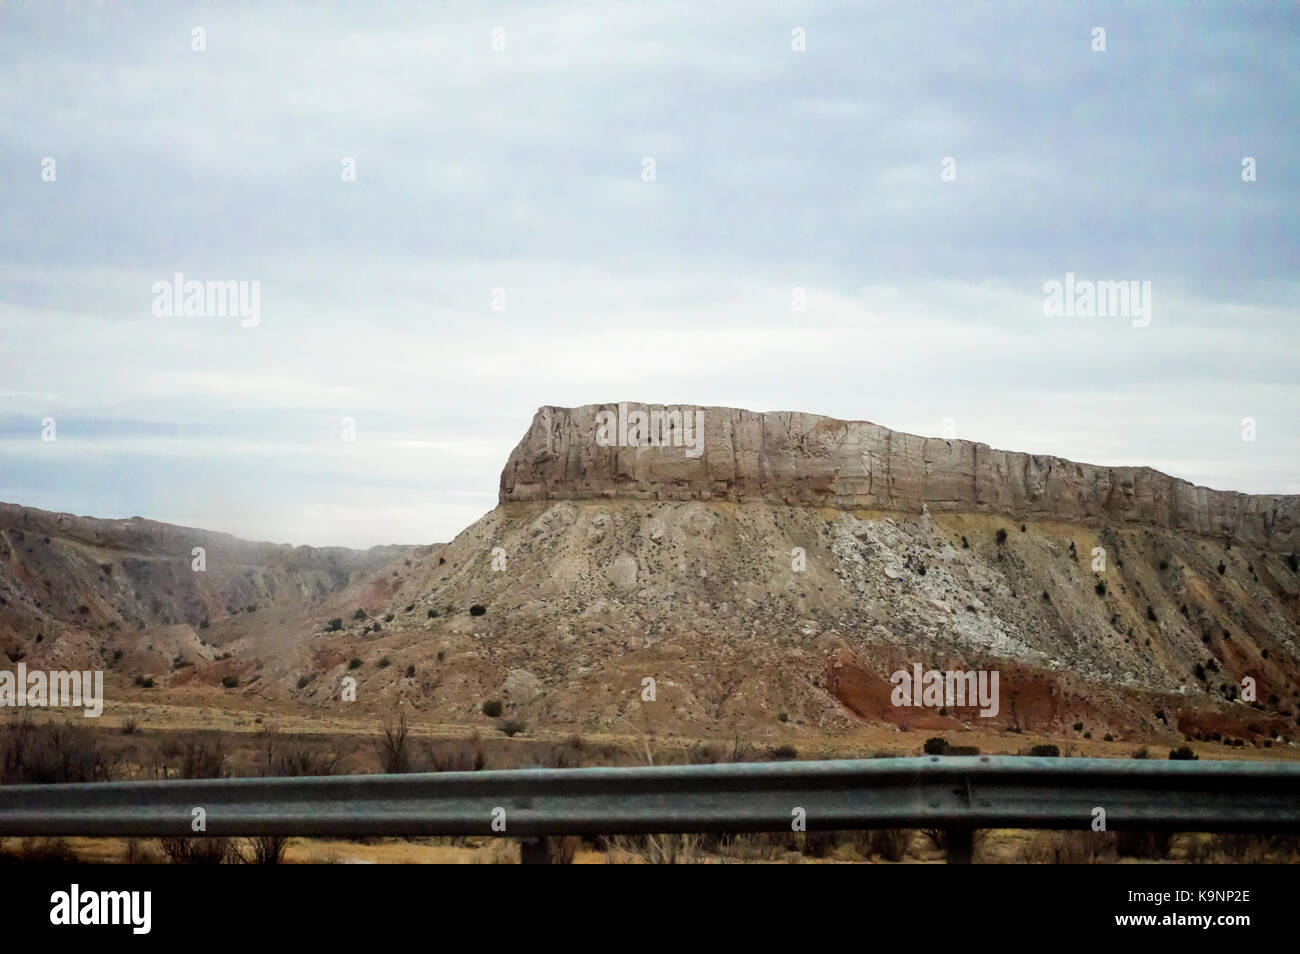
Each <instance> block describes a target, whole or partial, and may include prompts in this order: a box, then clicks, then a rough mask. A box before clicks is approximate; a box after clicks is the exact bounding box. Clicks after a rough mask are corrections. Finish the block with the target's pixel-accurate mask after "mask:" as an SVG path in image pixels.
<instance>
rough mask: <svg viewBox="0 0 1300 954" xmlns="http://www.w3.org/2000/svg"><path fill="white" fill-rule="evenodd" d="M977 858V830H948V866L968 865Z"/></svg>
mask: <svg viewBox="0 0 1300 954" xmlns="http://www.w3.org/2000/svg"><path fill="white" fill-rule="evenodd" d="M974 856H975V829H973V828H949V829H948V864H950V865H968V864H970V863H971V862H972V860H973V859H974Z"/></svg>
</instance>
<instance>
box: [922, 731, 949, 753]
mask: <svg viewBox="0 0 1300 954" xmlns="http://www.w3.org/2000/svg"><path fill="white" fill-rule="evenodd" d="M921 750H922V751H923V752H924V753H925V754H926V755H943V754H944V753H945V752H947V751H948V740H947V739H945V738H944V737H943V736H941V735H936V736H932V737H931V738H928V739H926V740H925V745H924V746H922V748H921Z"/></svg>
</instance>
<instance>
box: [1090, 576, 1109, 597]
mask: <svg viewBox="0 0 1300 954" xmlns="http://www.w3.org/2000/svg"><path fill="white" fill-rule="evenodd" d="M1093 589H1094V590H1096V591H1097V595H1098V596H1105V595H1106V581H1105V580H1098V581H1097V585H1096V586H1094V587H1093Z"/></svg>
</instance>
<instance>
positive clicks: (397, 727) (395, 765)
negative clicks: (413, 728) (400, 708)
mask: <svg viewBox="0 0 1300 954" xmlns="http://www.w3.org/2000/svg"><path fill="white" fill-rule="evenodd" d="M409 733H410V730H409V729H408V728H407V726H406V713H402V715H401V716H400V718H399V719H398V721H397V722H396V723H393V722H388V723H385V725H384V729H383V733H382V734H381V735H380V737H379V743H378V750H379V761H380V763H381V764H382V765H383V767H384V771H385V772H387V773H388V774H389V775H401V774H402V773H404V772H409V771H410V770H411V753H410V751H409V749H408V748H407V738H408V736H409Z"/></svg>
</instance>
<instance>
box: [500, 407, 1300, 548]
mask: <svg viewBox="0 0 1300 954" xmlns="http://www.w3.org/2000/svg"><path fill="white" fill-rule="evenodd" d="M697 421H698V422H699V424H700V433H698V434H697V433H696V432H695V430H694V427H695V422H697ZM599 498H633V499H651V500H706V501H707V500H732V501H737V502H742V503H743V502H756V501H766V502H769V503H775V504H787V505H794V506H810V507H831V508H836V509H840V510H885V511H900V512H908V513H918V512H920V511H921V510H922V509H923V508H925V509H929V510H930V511H934V512H955V513H991V514H1002V515H1006V516H1008V517H1011V518H1014V519H1034V520H1057V521H1062V522H1069V523H1080V524H1085V525H1094V526H1100V525H1105V524H1111V523H1123V524H1146V525H1150V526H1153V527H1162V528H1168V529H1171V530H1176V531H1182V532H1187V533H1193V534H1198V535H1202V536H1209V537H1214V538H1217V539H1221V540H1230V541H1233V542H1236V543H1240V544H1244V545H1248V546H1253V547H1259V548H1262V549H1269V550H1274V551H1286V552H1289V551H1291V550H1292V549H1294V548H1295V547H1296V546H1297V543H1300V540H1298V537H1300V533H1298V532H1297V524H1298V523H1300V496H1296V495H1263V494H1261V495H1250V494H1241V493H1234V492H1229V491H1219V490H1210V489H1209V488H1207V487H1198V486H1196V485H1194V484H1191V483H1188V482H1187V481H1185V480H1180V479H1177V478H1174V477H1170V476H1169V475H1167V474H1162V473H1160V472H1159V471H1156V470H1152V469H1151V468H1149V467H1098V466H1094V465H1091V464H1079V463H1075V462H1074V461H1069V460H1064V459H1062V458H1060V457H1049V456H1042V455H1035V454H1022V453H1016V452H1013V451H1003V450H995V449H993V448H991V447H989V446H988V445H987V444H978V443H974V442H972V441H962V440H945V439H942V438H927V437H918V436H916V435H913V434H904V433H901V432H898V431H891V430H890V429H889V428H886V427H881V426H880V425H878V424H872V423H869V422H867V421H840V420H836V419H834V418H829V417H821V416H819V415H816V414H803V413H799V412H790V411H774V412H770V413H757V412H754V411H746V410H740V409H736V408H725V407H695V406H693V405H646V404H635V403H622V404H600V405H587V406H584V407H579V408H562V407H543V408H540V409H539V410H538V411H537V414H536V415H535V416H534V418H533V423H532V426H531V427H530V428H529V430H528V433H527V434H526V435H524V438H523V440H522V441H520V443H519V445H518V446H517V447H516V448H515V449H514V452H513V453H512V454H511V455H510V459H509V460H508V461H507V462H506V466H505V469H504V470H503V471H502V474H501V491H500V500H501V502H502V503H506V502H509V501H532V500H560V499H571V500H577V499H599Z"/></svg>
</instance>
